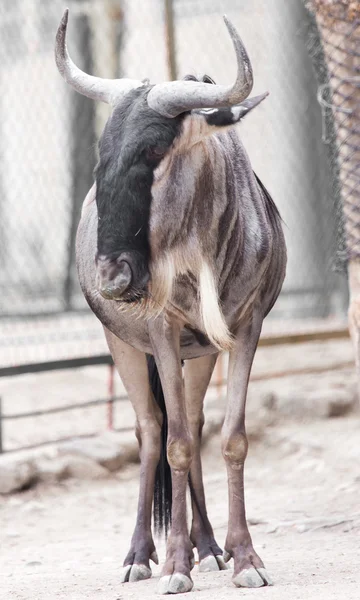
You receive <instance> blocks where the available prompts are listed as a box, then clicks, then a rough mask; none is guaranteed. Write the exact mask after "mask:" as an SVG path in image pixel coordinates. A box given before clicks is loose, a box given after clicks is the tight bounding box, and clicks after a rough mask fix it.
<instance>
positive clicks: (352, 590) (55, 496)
mask: <svg viewBox="0 0 360 600" xmlns="http://www.w3.org/2000/svg"><path fill="white" fill-rule="evenodd" d="M359 431H360V416H359V415H358V414H352V415H351V416H346V417H341V418H333V419H325V420H313V421H312V422H307V423H303V424H302V425H299V423H297V422H296V420H294V419H292V420H291V421H289V420H286V419H283V421H282V422H280V423H278V424H277V425H276V426H272V427H270V428H269V429H268V431H267V432H266V434H265V436H264V437H263V438H262V439H261V441H259V442H253V443H252V444H251V448H250V452H249V456H248V460H247V469H246V500H247V514H248V520H249V523H250V531H251V534H252V536H253V540H254V544H255V548H256V549H257V551H258V553H259V554H260V555H261V557H262V558H263V560H264V562H265V565H266V567H267V569H268V571H269V573H270V574H271V575H272V577H273V579H274V582H275V585H274V587H268V588H261V589H252V590H247V589H236V588H235V587H233V585H232V583H231V571H230V570H229V571H226V572H220V573H206V574H201V573H198V571H197V566H195V568H194V571H193V579H194V591H193V592H191V594H192V595H193V597H197V598H199V599H200V598H204V599H208V600H210V599H215V598H216V599H217V600H225V599H226V600H228V599H232V598H250V597H251V598H253V599H255V598H259V599H265V598H266V599H267V600H275V599H276V600H290V599H291V600H307V599H311V600H317V599H319V600H320V599H324V600H335V599H336V600H345V599H346V600H358V599H359V597H360V493H359V492H360V467H359V465H360V444H359ZM219 442H220V440H219V438H218V436H217V437H214V438H212V439H211V441H210V442H209V443H208V445H207V447H206V448H205V449H204V471H205V485H206V491H207V498H208V507H209V513H210V516H211V520H212V523H213V526H214V530H215V534H216V538H217V540H218V542H219V543H220V544H223V542H224V539H225V535H226V524H227V496H226V478H225V469H224V465H223V461H222V458H221V455H220V443H219ZM137 488H138V466H136V465H133V466H129V467H128V468H127V469H126V470H124V471H122V472H120V473H118V474H117V475H114V476H113V477H112V478H110V479H107V480H104V481H97V482H79V481H74V480H70V481H66V482H64V483H63V484H61V485H60V484H57V485H52V486H46V487H37V488H35V489H33V490H28V491H26V492H22V493H19V494H16V495H14V496H11V497H7V498H5V497H3V498H1V499H0V538H1V541H0V581H1V583H0V598H1V600H8V599H16V600H30V599H31V600H45V599H46V600H48V599H50V598H64V599H67V600H80V599H81V600H84V599H87V598H88V599H92V600H120V599H122V600H127V599H129V600H130V599H137V598H142V599H149V600H150V599H153V598H159V596H158V595H157V593H156V587H157V580H158V577H159V573H160V568H161V566H160V567H156V568H154V569H153V578H152V579H150V580H148V581H144V582H139V583H134V584H129V583H127V584H119V581H118V574H119V567H120V565H121V564H122V560H123V558H124V556H125V554H126V552H127V549H128V545H129V541H130V536H131V533H132V528H133V525H134V522H135V513H136V499H137ZM157 549H158V552H159V556H160V561H162V560H163V558H164V544H163V542H162V543H158V544H157ZM183 596H185V595H183V594H181V595H180V597H183ZM188 597H189V596H188ZM190 597H191V596H190Z"/></svg>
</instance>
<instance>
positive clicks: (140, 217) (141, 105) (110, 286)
mask: <svg viewBox="0 0 360 600" xmlns="http://www.w3.org/2000/svg"><path fill="white" fill-rule="evenodd" d="M149 89H150V87H147V88H143V87H141V88H139V89H136V90H133V91H132V92H131V93H129V94H128V95H127V96H126V97H125V98H124V100H123V101H122V102H121V104H119V105H118V106H117V107H116V108H115V109H114V111H113V114H112V115H111V117H110V118H109V120H108V122H107V124H106V126H105V129H104V132H103V135H102V137H101V140H100V143H99V154H100V160H99V163H98V165H97V167H96V172H95V176H96V177H95V178H96V190H97V191H96V203H97V209H98V217H99V221H98V251H97V256H96V265H97V286H98V288H99V291H100V293H101V294H102V296H103V297H105V298H108V299H112V300H120V299H121V300H125V301H128V302H131V301H133V300H135V299H136V298H138V297H141V296H142V295H144V292H145V289H146V284H147V282H148V280H149V258H150V248H149V240H148V229H149V218H150V204H151V187H152V184H153V180H154V170H155V168H156V167H157V166H158V165H159V164H160V162H161V160H162V159H163V158H164V156H165V154H166V152H167V151H168V150H169V148H170V147H171V145H172V143H173V142H174V139H175V137H176V136H177V135H178V134H179V132H180V127H181V122H182V119H183V115H180V116H179V117H176V118H174V119H168V118H166V117H162V116H161V115H158V114H157V113H156V112H154V111H153V110H151V109H150V108H149V107H148V106H147V103H146V94H147V92H148V91H149Z"/></svg>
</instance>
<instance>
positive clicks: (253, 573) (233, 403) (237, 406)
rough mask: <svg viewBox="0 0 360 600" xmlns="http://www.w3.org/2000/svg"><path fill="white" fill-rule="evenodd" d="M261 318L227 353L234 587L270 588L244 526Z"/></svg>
mask: <svg viewBox="0 0 360 600" xmlns="http://www.w3.org/2000/svg"><path fill="white" fill-rule="evenodd" d="M261 325H262V316H261V315H260V314H255V313H254V314H253V319H252V322H251V324H249V325H248V326H246V327H242V328H239V330H238V332H237V334H236V337H235V343H234V348H233V350H231V352H230V360H229V373H228V403H227V408H226V416H225V421H224V425H223V428H222V452H223V456H224V459H225V462H226V467H227V475H228V489H229V524H228V533H227V536H226V541H225V553H224V557H225V559H226V560H229V559H230V557H233V559H234V576H233V583H234V584H235V585H236V586H237V587H240V586H242V587H261V586H263V585H270V584H271V580H270V578H269V576H268V575H267V573H266V571H265V569H264V564H263V562H262V560H261V559H260V558H259V556H258V555H257V554H256V552H255V550H254V548H253V544H252V541H251V537H250V533H249V530H248V527H247V523H246V515H245V503H244V463H245V458H246V454H247V448H248V443H247V438H246V433H245V402H246V394H247V387H248V382H249V376H250V370H251V366H252V362H253V358H254V354H255V350H256V346H257V342H258V339H259V335H260V331H261Z"/></svg>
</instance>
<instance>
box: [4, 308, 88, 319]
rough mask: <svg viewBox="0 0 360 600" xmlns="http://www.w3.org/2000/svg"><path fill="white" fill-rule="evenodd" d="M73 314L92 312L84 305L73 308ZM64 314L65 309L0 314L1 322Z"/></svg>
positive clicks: (61, 315)
mask: <svg viewBox="0 0 360 600" xmlns="http://www.w3.org/2000/svg"><path fill="white" fill-rule="evenodd" d="M68 314H69V313H67V315H68ZM73 314H76V315H77V316H78V315H84V314H86V315H90V314H91V312H90V310H89V308H88V307H84V308H77V309H76V310H75V309H74V310H73ZM63 316H64V310H63V309H61V310H51V311H46V310H44V311H42V312H33V313H6V312H2V313H1V315H0V323H1V322H2V321H6V320H7V319H19V321H20V320H24V321H31V320H32V319H39V318H44V319H46V318H47V317H49V318H50V317H63Z"/></svg>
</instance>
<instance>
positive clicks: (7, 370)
mask: <svg viewBox="0 0 360 600" xmlns="http://www.w3.org/2000/svg"><path fill="white" fill-rule="evenodd" d="M348 336H349V332H348V329H347V327H346V326H342V325H340V326H339V327H334V328H322V329H316V328H314V329H313V330H308V331H298V332H294V333H289V332H284V333H278V334H275V333H270V334H268V335H263V336H262V337H261V338H260V340H259V347H270V346H281V345H285V344H303V343H306V342H315V341H327V340H336V339H344V338H347V337H348ZM95 365H108V366H109V377H108V397H107V398H99V399H95V400H89V401H85V402H82V403H74V404H71V405H65V406H58V407H52V408H48V409H43V410H37V411H30V412H24V413H15V414H3V411H2V401H1V397H0V454H1V453H4V452H7V451H6V448H5V447H4V436H3V423H4V422H5V421H10V420H20V419H26V418H30V417H40V416H43V415H51V414H57V413H61V412H66V411H71V410H75V409H79V408H88V407H94V406H99V405H104V404H105V405H106V406H107V428H108V429H109V430H113V429H114V420H113V408H114V403H116V402H124V401H126V400H128V397H127V396H126V395H121V396H115V395H114V375H115V370H114V365H113V361H112V357H111V355H110V354H99V355H95V356H86V357H77V358H68V359H62V360H53V361H46V362H37V363H29V364H22V365H14V366H8V367H2V368H0V378H1V377H12V376H16V375H24V374H27V373H41V372H46V371H57V370H62V369H76V368H80V367H86V366H95ZM351 366H353V362H349V361H342V362H341V361H340V362H339V363H338V364H337V365H336V367H337V368H346V367H351ZM324 368H326V367H308V368H302V369H291V370H289V369H288V370H286V371H274V372H272V373H266V374H264V375H257V376H254V375H251V376H250V380H251V381H259V380H261V379H277V378H281V377H286V376H290V375H300V374H301V375H305V374H311V373H319V372H322V371H324ZM225 385H226V378H225V377H224V354H222V355H220V356H219V358H218V361H217V364H216V368H215V371H214V376H213V378H212V380H211V382H210V386H209V387H210V388H215V389H216V390H217V393H218V396H219V397H222V395H223V389H224V386H225ZM132 429H133V427H125V428H121V429H116V431H130V430H132ZM84 435H86V434H84ZM94 435H95V434H94ZM73 437H74V436H70V437H69V438H60V439H51V440H47V441H46V442H42V443H39V444H35V445H31V446H26V447H22V448H16V450H23V449H27V448H30V447H39V446H42V445H47V444H54V443H57V442H61V441H65V439H71V438H73ZM78 437H84V436H78ZM89 437H90V435H89Z"/></svg>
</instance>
